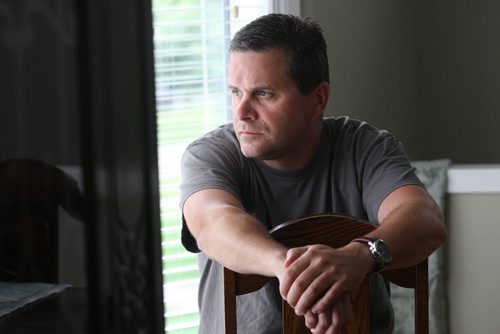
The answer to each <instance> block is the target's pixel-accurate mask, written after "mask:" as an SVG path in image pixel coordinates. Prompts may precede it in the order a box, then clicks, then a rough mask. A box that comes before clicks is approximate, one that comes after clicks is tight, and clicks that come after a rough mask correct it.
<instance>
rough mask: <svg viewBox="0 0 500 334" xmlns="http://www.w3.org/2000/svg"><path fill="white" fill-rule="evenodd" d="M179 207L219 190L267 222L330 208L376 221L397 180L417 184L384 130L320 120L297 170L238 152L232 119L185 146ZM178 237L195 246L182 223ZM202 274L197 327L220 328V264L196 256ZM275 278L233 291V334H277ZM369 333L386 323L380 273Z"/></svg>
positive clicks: (383, 329)
mask: <svg viewBox="0 0 500 334" xmlns="http://www.w3.org/2000/svg"><path fill="white" fill-rule="evenodd" d="M181 165H182V166H181V167H182V183H181V186H180V187H181V197H180V203H181V208H182V206H183V204H184V202H185V200H186V199H187V198H188V197H189V196H190V195H191V194H193V193H195V192H197V191H200V190H203V189H211V188H216V189H223V190H226V191H229V192H231V193H232V194H233V195H235V196H236V197H237V198H239V199H240V200H241V202H242V203H243V205H244V207H245V208H246V210H247V212H249V213H251V214H252V215H254V216H255V217H256V218H257V219H259V220H260V221H261V222H262V224H264V225H265V226H266V227H267V228H268V229H271V228H273V227H275V226H277V225H279V224H281V223H283V222H286V221H289V220H292V219H296V218H299V217H303V216H305V215H310V214H315V213H326V212H335V213H341V214H346V215H350V216H355V217H359V218H363V219H366V220H368V221H369V222H371V223H373V224H378V221H377V213H378V208H379V206H380V204H381V203H382V201H383V200H384V198H385V197H386V196H387V195H389V194H390V193H391V192H392V191H393V190H395V189H396V188H398V187H401V186H403V185H408V184H417V185H422V184H421V182H420V181H419V179H418V178H417V177H416V175H415V173H414V169H413V168H412V167H411V165H410V162H409V161H408V158H407V156H406V154H405V153H404V151H403V148H402V146H401V143H400V142H399V141H398V140H397V139H396V138H395V137H393V136H392V135H390V134H389V133H387V132H386V131H381V130H378V129H376V128H374V127H373V126H371V125H369V124H367V123H365V122H360V121H357V120H353V119H350V118H348V117H338V118H328V119H324V120H323V125H322V132H321V143H320V147H319V149H318V152H317V153H316V155H315V156H314V157H313V159H312V160H311V162H310V163H309V164H308V165H307V166H306V167H305V168H303V169H301V170H298V171H293V172H285V171H280V170H275V169H273V168H271V167H269V166H267V165H266V164H264V163H263V162H262V161H260V160H256V159H249V158H246V157H244V156H243V154H242V153H241V150H240V146H239V143H238V140H237V138H236V135H235V133H234V130H233V127H232V125H231V124H227V125H224V126H221V127H219V128H218V129H216V130H214V131H212V132H210V133H208V134H207V135H205V136H203V137H202V138H201V139H198V140H196V141H195V142H193V143H192V144H191V145H189V147H188V148H187V149H186V151H185V153H184V156H183V159H182V163H181ZM182 242H183V245H184V246H185V247H186V249H187V250H189V251H192V252H199V249H198V247H197V245H196V241H195V240H194V238H193V237H192V235H191V234H190V232H189V230H188V229H187V227H186V224H185V223H184V224H183V230H182ZM198 260H199V261H198V263H199V266H200V273H201V281H200V290H199V297H198V299H199V300H198V302H199V306H200V314H201V321H200V333H207V334H213V333H223V332H224V322H223V299H222V292H223V290H222V288H223V286H222V268H221V266H220V265H219V264H218V263H217V262H215V261H212V260H210V259H208V258H207V257H206V256H205V255H204V254H203V253H200V254H199V255H198ZM277 286H278V285H277V281H273V282H272V283H270V284H268V285H266V286H265V287H264V288H263V289H261V290H260V291H258V292H255V293H252V294H248V295H243V296H238V300H237V303H238V305H237V307H238V333H249V334H250V333H252V334H254V333H280V332H281V299H280V296H279V292H278V288H277ZM370 293H371V296H370V297H371V305H370V317H371V324H370V326H371V329H370V332H371V333H377V332H379V333H388V332H390V331H391V330H392V326H393V314H392V308H391V305H390V300H389V292H388V289H387V286H386V284H385V282H384V281H383V279H382V277H381V276H380V275H372V277H371V281H370Z"/></svg>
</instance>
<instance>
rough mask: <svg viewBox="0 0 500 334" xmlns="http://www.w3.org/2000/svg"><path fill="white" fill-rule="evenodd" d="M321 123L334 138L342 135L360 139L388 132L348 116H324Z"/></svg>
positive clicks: (383, 134)
mask: <svg viewBox="0 0 500 334" xmlns="http://www.w3.org/2000/svg"><path fill="white" fill-rule="evenodd" d="M323 124H324V125H325V126H326V127H327V128H328V129H329V131H330V132H332V133H333V135H334V137H335V138H336V139H340V138H342V137H349V138H352V137H356V138H358V139H360V138H366V137H378V136H380V135H382V136H385V135H388V134H389V133H388V132H387V131H386V130H381V129H379V128H377V127H375V126H374V125H372V124H370V123H368V122H366V121H362V120H359V119H355V118H351V117H349V116H338V117H328V118H324V119H323Z"/></svg>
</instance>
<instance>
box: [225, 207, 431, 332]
mask: <svg viewBox="0 0 500 334" xmlns="http://www.w3.org/2000/svg"><path fill="white" fill-rule="evenodd" d="M375 228H376V227H375V226H373V225H371V224H369V223H368V222H366V221H364V220H361V219H357V218H353V217H349V216H344V215H338V214H320V215H312V216H308V217H304V218H300V219H297V220H294V221H290V222H287V223H284V224H281V225H279V226H277V227H276V228H274V229H273V230H271V231H270V233H271V235H272V236H273V237H274V238H275V239H276V240H277V241H279V242H280V243H282V244H284V245H285V246H287V247H301V246H305V245H312V244H324V245H328V246H330V247H333V248H339V247H342V246H344V245H346V244H348V243H349V242H351V240H353V239H354V238H357V237H360V236H363V235H366V234H367V233H369V232H370V231H372V230H373V229H375ZM382 275H383V276H384V278H385V279H386V280H388V281H390V282H393V283H394V284H397V285H399V286H402V287H405V288H411V289H414V290H415V333H417V334H422V333H426V334H427V333H428V331H429V325H428V322H429V318H428V312H429V311H428V278H427V260H424V261H422V262H421V263H419V264H418V265H416V266H412V267H408V268H401V269H393V270H387V271H384V272H382ZM270 280H271V278H269V277H263V276H259V275H243V274H239V273H236V272H233V271H231V270H229V269H227V268H224V312H225V320H224V321H225V332H226V334H236V328H237V325H236V321H237V319H236V296H238V295H243V294H246V293H250V292H253V291H256V290H258V289H260V288H262V287H263V286H264V285H265V284H266V283H267V282H269V281H270ZM351 298H352V300H353V311H354V321H353V322H352V326H353V327H352V328H351V333H368V332H369V302H368V279H367V278H365V279H364V280H363V282H362V283H361V285H360V286H359V287H358V288H357V289H355V290H354V291H351ZM283 333H286V334H292V333H293V334H300V333H310V331H309V330H308V329H307V328H306V326H305V324H304V319H303V317H299V316H297V315H295V313H294V311H293V309H292V307H290V306H289V305H288V303H286V302H285V301H283Z"/></svg>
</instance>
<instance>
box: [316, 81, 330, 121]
mask: <svg viewBox="0 0 500 334" xmlns="http://www.w3.org/2000/svg"><path fill="white" fill-rule="evenodd" d="M312 94H313V98H314V113H315V116H316V117H323V114H324V113H325V109H326V105H327V104H328V100H329V99H330V85H329V84H328V82H326V81H323V82H321V83H320V84H318V85H317V86H316V88H314V90H313V92H312Z"/></svg>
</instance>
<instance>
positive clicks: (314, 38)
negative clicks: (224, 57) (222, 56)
mask: <svg viewBox="0 0 500 334" xmlns="http://www.w3.org/2000/svg"><path fill="white" fill-rule="evenodd" d="M269 49H280V50H283V51H284V52H285V55H286V58H287V62H288V75H289V76H290V77H291V78H292V79H293V80H294V81H295V83H296V84H297V88H298V90H299V91H300V92H301V93H302V94H304V95H305V94H308V93H310V92H311V90H312V89H313V88H314V87H316V86H317V85H318V84H320V83H321V82H323V81H326V82H328V83H329V82H330V74H329V69H328V57H327V52H326V51H327V47H326V42H325V39H324V37H323V31H322V29H321V27H320V25H319V24H318V23H317V22H316V21H313V20H311V19H309V18H300V17H297V16H293V15H285V14H268V15H264V16H261V17H259V18H257V19H256V20H254V21H252V22H250V23H249V24H247V25H246V26H244V27H243V28H241V29H240V30H239V31H238V32H237V33H236V34H235V35H234V38H233V39H232V40H231V44H230V46H229V52H237V51H255V52H259V51H264V50H269Z"/></svg>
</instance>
